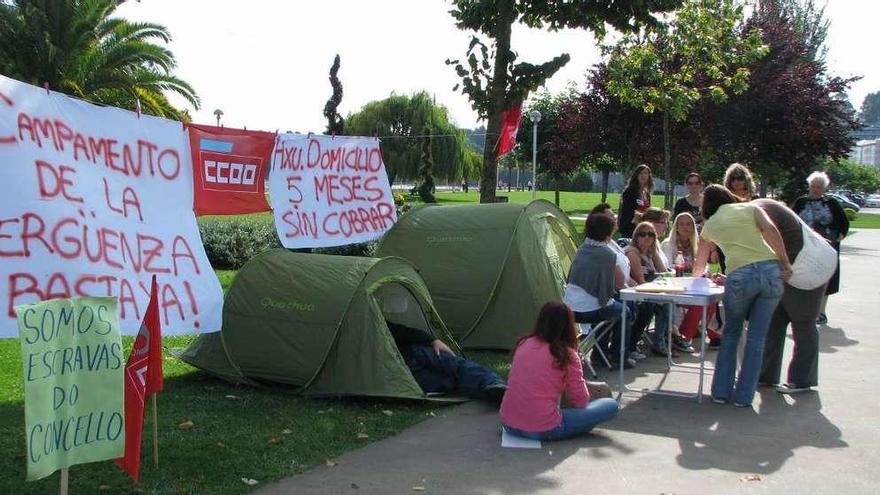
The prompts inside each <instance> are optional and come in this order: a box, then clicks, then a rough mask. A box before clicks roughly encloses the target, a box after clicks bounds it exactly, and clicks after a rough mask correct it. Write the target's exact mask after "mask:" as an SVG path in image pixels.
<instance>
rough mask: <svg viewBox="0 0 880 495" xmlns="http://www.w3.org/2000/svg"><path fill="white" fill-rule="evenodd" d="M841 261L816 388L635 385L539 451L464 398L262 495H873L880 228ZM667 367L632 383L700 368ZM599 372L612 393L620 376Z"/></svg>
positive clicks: (853, 240) (647, 367)
mask: <svg viewBox="0 0 880 495" xmlns="http://www.w3.org/2000/svg"><path fill="white" fill-rule="evenodd" d="M842 269H843V273H842V278H841V284H842V290H841V293H839V294H837V295H836V296H832V298H831V299H830V301H829V306H828V316H829V320H830V321H829V325H828V326H825V327H822V328H821V329H820V339H821V354H820V358H819V359H820V377H819V381H820V387H819V388H818V391H817V392H812V393H806V394H800V395H795V396H784V395H781V394H778V393H776V392H775V391H774V390H772V389H759V395H758V397H756V399H755V403H754V408H753V409H745V410H744V409H738V408H734V407H732V406H720V405H716V404H713V403H711V401H708V400H704V402H703V403H702V404H697V403H696V402H695V401H692V400H685V399H678V398H670V397H662V396H656V395H641V394H627V395H625V396H624V402H623V405H624V409H623V410H622V411H621V413H620V415H619V416H618V417H617V418H616V419H615V420H613V421H611V422H609V423H608V424H606V425H604V426H603V427H601V428H599V429H597V430H595V431H594V432H593V433H592V434H590V435H586V436H583V437H580V438H576V439H571V440H566V441H560V442H545V443H544V444H543V448H542V449H540V450H519V449H503V448H501V447H500V433H499V424H498V417H497V412H496V411H494V410H492V409H490V408H489V407H487V406H485V405H483V404H478V403H470V404H466V405H463V406H459V407H456V408H449V409H446V410H445V414H443V415H441V416H439V417H437V418H433V419H431V420H428V421H425V422H423V423H421V424H419V425H416V426H415V427H413V428H410V429H408V430H406V431H404V432H403V433H401V434H399V435H397V436H395V437H392V438H388V439H386V440H383V441H380V442H376V443H374V444H371V445H369V446H367V447H365V448H363V449H360V450H357V451H353V452H350V453H348V454H345V455H343V456H341V457H340V458H339V459H338V460H337V461H338V463H337V465H336V466H334V467H328V466H319V467H316V468H314V469H312V470H310V471H308V472H306V473H304V474H303V475H300V476H296V477H292V478H288V479H285V480H282V481H281V482H279V483H276V484H274V485H270V486H267V487H265V488H263V489H262V490H260V491H259V493H266V494H275V493H279V494H280V493H309V494H323V493H327V494H330V493H332V494H340V493H351V494H368V493H369V494H372V493H375V494H397V493H421V492H424V493H450V494H475V495H476V494H502V493H504V494H525V493H529V494H531V493H536V494H544V493H547V494H549V493H553V494H568V493H571V494H582V493H590V492H594V493H605V494H617V493H627V494H642V493H644V494H654V495H657V494H661V493H662V494H672V493H675V494H678V495H682V494H690V493H695V494H696V493H699V494H703V493H722V494H726V493H750V494H751V493H773V494H775V493H786V492H787V493H809V494H813V493H820V494H821V493H834V494H850V493H853V494H862V493H877V491H878V490H880V488H878V487H880V469H878V466H880V427H878V422H880V412H878V411H880V406H878V404H880V388H878V384H880V366H878V359H880V335H878V332H877V328H878V321H880V284H878V277H880V230H863V231H860V232H857V233H856V234H855V235H853V236H851V237H850V238H849V239H847V241H845V242H844V245H843V254H842ZM787 345H788V349H787V351H789V352H790V350H791V349H790V347H791V341H790V340H789V343H788V344H787ZM714 357H715V355H714V352H713V353H711V354H710V355H709V363H710V368H711V362H712V361H714ZM690 360H691V361H693V358H690ZM787 362H788V356H786V361H785V363H786V365H787ZM662 363H663V361H662V360H661V359H660V358H652V359H649V360H648V361H646V362H643V364H642V365H640V366H639V367H638V368H636V369H635V370H631V371H632V372H631V373H628V374H627V381H628V382H629V383H630V384H631V385H633V386H636V387H655V386H657V385H658V384H659V383H660V382H661V380H665V381H664V382H663V386H664V388H669V389H676V390H686V391H693V390H695V389H696V385H697V376H696V375H695V374H693V373H683V372H672V373H668V374H665V373H663V371H664V370H665V367H664V366H663V364H662ZM783 378H784V376H783ZM605 379H608V380H609V382H611V384H612V387H613V388H614V389H616V375H613V376H609V375H608V374H607V373H606V376H605ZM710 381H711V373H710V374H709V376H707V378H706V385H707V386H708V384H709V383H710Z"/></svg>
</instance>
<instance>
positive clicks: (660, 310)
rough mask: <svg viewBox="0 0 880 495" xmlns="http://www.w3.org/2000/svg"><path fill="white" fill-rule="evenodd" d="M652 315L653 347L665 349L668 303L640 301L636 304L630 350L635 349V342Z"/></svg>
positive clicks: (636, 342)
mask: <svg viewBox="0 0 880 495" xmlns="http://www.w3.org/2000/svg"><path fill="white" fill-rule="evenodd" d="M652 317H653V318H654V347H657V348H661V349H666V339H667V336H666V335H667V334H668V333H669V305H668V304H663V303H652V302H642V303H638V304H637V305H636V320H635V322H633V327H632V343H631V345H630V349H629V350H630V351H635V350H636V344H638V342H639V339H641V338H642V334H643V333H645V330H647V328H648V325H649V324H650V323H651V318H652Z"/></svg>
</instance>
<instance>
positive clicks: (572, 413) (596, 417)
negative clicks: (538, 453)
mask: <svg viewBox="0 0 880 495" xmlns="http://www.w3.org/2000/svg"><path fill="white" fill-rule="evenodd" d="M617 411H618V405H617V401H616V400H614V399H609V398H604V399H596V400H591V401H590V402H589V403H587V407H584V408H570V409H563V410H561V411H560V412H561V413H562V423H559V426H557V427H556V428H553V429H552V430H547V431H539V432H534V431H524V430H520V429H517V428H511V427H509V426H507V425H505V426H504V428H506V429H507V431H508V432H510V433H513V434H514V435H516V436H519V437H525V438H531V439H534V440H560V439H562V438H568V437H573V436H575V435H580V434H581V433H586V432H588V431H590V430H592V429H593V428H594V427H595V426H596V425H598V424H599V423H604V422H605V421H608V420H610V419H612V418H614V416H617Z"/></svg>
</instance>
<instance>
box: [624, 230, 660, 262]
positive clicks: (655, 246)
mask: <svg viewBox="0 0 880 495" xmlns="http://www.w3.org/2000/svg"><path fill="white" fill-rule="evenodd" d="M642 231H650V232H653V233H654V242H653V243H651V247H650V248H648V254H650V255H651V256H653V255H655V254H657V251H658V250H659V249H660V241H659V240H657V229H655V228H654V224H652V223H651V222H641V223H639V224H638V225H636V228H634V229H633V236H632V241H631V242H632V245H633V246H635V248H636V249H638V250H639V251H641V249H639V242H638V237H639V232H642Z"/></svg>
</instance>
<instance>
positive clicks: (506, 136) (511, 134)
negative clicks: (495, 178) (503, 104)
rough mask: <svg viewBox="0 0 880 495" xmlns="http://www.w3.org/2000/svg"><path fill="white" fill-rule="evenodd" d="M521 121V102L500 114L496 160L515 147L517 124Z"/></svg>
mask: <svg viewBox="0 0 880 495" xmlns="http://www.w3.org/2000/svg"><path fill="white" fill-rule="evenodd" d="M521 119H522V102H517V103H516V104H515V105H514V106H513V107H511V108H510V109H508V110H505V111H504V112H503V113H502V114H501V131H500V133H499V135H498V146H497V147H496V155H495V156H497V157H498V158H501V157H502V156H504V155H506V154H507V153H508V152H509V151H510V150H512V149H513V147H514V146H515V145H516V133H517V131H518V130H519V122H520V120H521Z"/></svg>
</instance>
